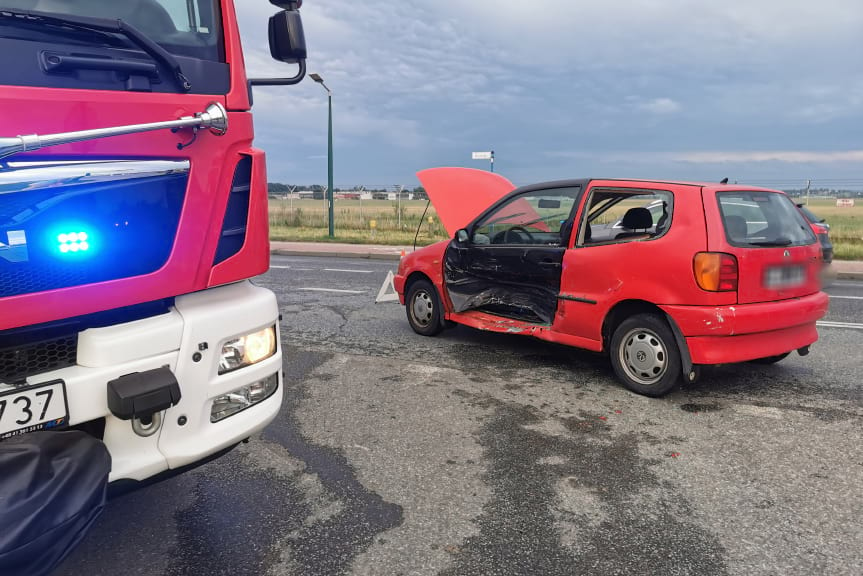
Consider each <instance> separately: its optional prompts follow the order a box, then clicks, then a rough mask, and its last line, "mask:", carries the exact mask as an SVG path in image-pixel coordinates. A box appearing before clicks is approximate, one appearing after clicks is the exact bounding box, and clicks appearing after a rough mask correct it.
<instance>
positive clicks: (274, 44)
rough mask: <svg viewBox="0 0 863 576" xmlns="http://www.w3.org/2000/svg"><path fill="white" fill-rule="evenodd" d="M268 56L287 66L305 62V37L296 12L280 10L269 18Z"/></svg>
mask: <svg viewBox="0 0 863 576" xmlns="http://www.w3.org/2000/svg"><path fill="white" fill-rule="evenodd" d="M270 54H271V55H272V56H273V58H275V59H276V60H279V61H280V62H286V63H288V64H299V63H300V62H304V61H305V59H306V35H305V33H304V32H303V20H302V18H301V17H300V13H299V12H297V11H296V10H282V11H281V12H277V13H276V14H275V15H273V16H271V17H270Z"/></svg>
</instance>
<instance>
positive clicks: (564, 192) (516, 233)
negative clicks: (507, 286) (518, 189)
mask: <svg viewBox="0 0 863 576" xmlns="http://www.w3.org/2000/svg"><path fill="white" fill-rule="evenodd" d="M579 191H580V188H579V187H577V186H576V187H568V188H549V189H546V190H536V191H531V192H524V193H522V194H519V195H518V196H514V197H513V198H510V199H509V200H508V201H507V202H505V203H504V204H501V205H500V206H498V207H497V208H496V209H495V210H493V211H492V212H490V213H489V214H487V215H486V216H485V217H484V218H483V219H482V220H480V221H479V222H478V223H477V224H476V226H475V227H474V229H473V233H472V236H471V242H472V243H473V244H495V245H521V244H541V245H545V246H559V245H561V243H562V242H561V229H563V230H564V232H566V231H568V230H569V228H568V227H566V226H564V223H566V222H567V221H568V220H569V219H570V218H571V217H572V209H573V207H574V206H575V201H576V198H577V197H578V194H579ZM565 240H566V239H564V242H565Z"/></svg>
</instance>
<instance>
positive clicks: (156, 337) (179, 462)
mask: <svg viewBox="0 0 863 576" xmlns="http://www.w3.org/2000/svg"><path fill="white" fill-rule="evenodd" d="M278 314H279V312H278V305H277V303H276V297H275V295H274V294H273V293H272V292H270V291H269V290H266V289H264V288H260V287H257V286H254V285H253V284H251V283H250V282H248V281H244V282H239V283H237V284H231V285H228V286H222V287H218V288H211V289H209V290H204V291H202V292H196V293H194V294H188V295H185V296H179V297H177V298H176V299H175V307H174V308H173V309H172V310H171V312H170V313H169V314H163V315H160V316H155V317H150V318H145V319H143V320H138V321H135V322H129V323H125V324H117V325H113V326H107V327H104V328H96V329H90V330H86V331H84V332H81V333H80V335H79V340H78V364H77V365H76V366H71V367H69V368H63V369H61V370H55V371H53V372H48V373H44V374H39V375H38V376H33V377H30V378H29V379H28V382H30V383H37V382H46V381H50V380H54V379H58V378H59V379H62V380H63V381H64V382H65V383H66V396H67V401H68V407H69V418H70V424H71V425H73V426H74V425H76V424H82V423H85V422H90V421H94V420H99V419H104V421H105V432H104V437H103V441H104V443H105V445H106V446H107V447H108V451H109V452H110V453H111V459H112V469H111V474H110V477H109V479H110V481H112V482H113V481H116V480H121V479H128V480H145V479H147V478H149V477H151V476H153V475H155V474H159V473H161V472H164V471H166V470H170V469H176V468H180V467H183V466H187V465H190V464H193V463H195V462H197V461H199V460H201V459H203V458H206V457H208V456H210V455H212V454H215V453H217V452H219V451H220V450H223V449H225V448H228V447H230V446H232V445H234V444H236V443H237V442H239V441H241V440H243V439H245V438H248V437H249V436H250V435H252V434H254V433H256V432H258V431H260V430H261V429H263V428H264V426H266V425H267V424H268V423H269V422H270V421H272V420H273V418H275V416H276V414H278V412H279V409H280V408H281V403H282V396H283V377H282V353H281V345H280V343H277V349H276V354H275V355H273V356H271V357H269V358H267V359H265V360H263V361H261V362H259V363H257V364H254V365H252V366H248V367H245V368H241V369H239V370H235V371H233V372H229V373H227V374H222V375H219V373H218V362H219V356H220V351H221V349H222V345H223V344H224V343H225V342H226V341H227V340H230V339H232V338H235V337H237V336H240V335H243V334H246V333H249V332H254V331H256V330H259V329H261V328H265V327H267V326H272V325H276V334H277V338H278V333H279V332H278V330H279V327H278ZM162 366H168V367H169V368H170V370H171V371H172V372H173V374H174V376H175V377H176V379H177V381H178V382H179V385H180V390H181V394H182V397H181V399H180V401H179V403H177V404H176V405H174V406H172V407H171V408H168V409H167V410H164V411H163V412H162V413H161V414H162V423H161V427H160V428H159V429H158V431H157V432H156V433H155V434H153V435H152V436H147V437H142V436H139V435H137V434H136V433H135V432H134V431H133V429H132V425H131V421H129V420H121V419H119V418H117V417H115V416H114V415H113V414H112V413H111V411H110V410H109V408H108V401H107V383H108V382H109V381H111V380H114V379H116V378H118V377H120V376H122V375H125V374H131V373H134V372H145V371H147V370H153V369H156V368H159V367H162ZM272 375H277V378H278V388H277V389H276V392H275V393H274V394H273V395H272V396H270V397H269V398H267V399H265V400H263V401H261V402H260V403H258V404H255V405H253V406H251V407H249V408H246V409H245V410H243V411H241V412H238V413H236V414H234V415H232V416H229V417H227V418H225V419H224V420H221V421H219V422H215V423H213V422H210V413H211V410H212V405H213V400H214V399H215V398H217V397H219V396H221V395H224V394H227V393H230V392H232V391H234V390H237V389H239V388H242V387H244V386H247V385H249V384H252V383H255V382H257V381H259V380H263V379H265V378H267V377H270V376H272Z"/></svg>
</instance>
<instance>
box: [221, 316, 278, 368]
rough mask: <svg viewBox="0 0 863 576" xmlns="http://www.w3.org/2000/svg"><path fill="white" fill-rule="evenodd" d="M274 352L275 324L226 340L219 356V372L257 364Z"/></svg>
mask: <svg viewBox="0 0 863 576" xmlns="http://www.w3.org/2000/svg"><path fill="white" fill-rule="evenodd" d="M275 353H276V326H275V325H273V326H269V327H267V328H264V329H263V330H258V331H257V332H252V333H251V334H246V335H245V336H240V337H239V338H234V339H233V340H228V341H227V342H225V343H224V344H223V345H222V353H221V355H220V356H219V374H225V373H226V372H231V371H232V370H237V369H238V368H243V367H244V366H251V365H252V364H257V363H258V362H260V361H261V360H266V359H267V358H269V357H270V356H272V355H273V354H275Z"/></svg>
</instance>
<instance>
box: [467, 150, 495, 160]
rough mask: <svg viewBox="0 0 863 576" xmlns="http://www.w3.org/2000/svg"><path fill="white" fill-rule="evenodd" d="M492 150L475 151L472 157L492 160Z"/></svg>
mask: <svg viewBox="0 0 863 576" xmlns="http://www.w3.org/2000/svg"><path fill="white" fill-rule="evenodd" d="M491 154H492V153H491V152H474V153H473V154H472V155H471V158H473V159H474V160H491Z"/></svg>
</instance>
